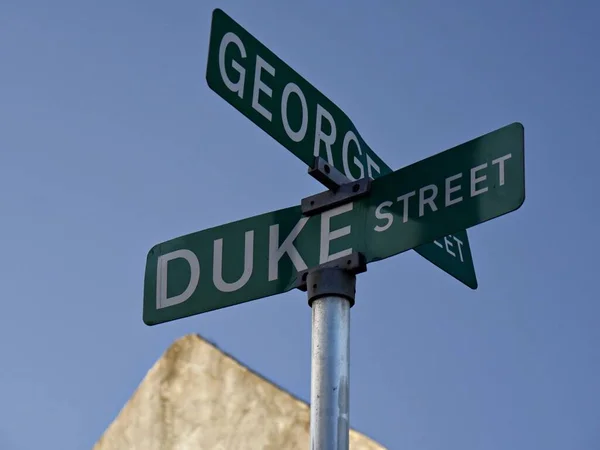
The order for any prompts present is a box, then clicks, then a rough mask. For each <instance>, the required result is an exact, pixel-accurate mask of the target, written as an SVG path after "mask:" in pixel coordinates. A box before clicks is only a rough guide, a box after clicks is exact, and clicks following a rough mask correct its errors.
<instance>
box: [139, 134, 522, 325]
mask: <svg viewBox="0 0 600 450" xmlns="http://www.w3.org/2000/svg"><path fill="white" fill-rule="evenodd" d="M524 200H525V168H524V130H523V126H522V125H521V124H520V123H513V124H511V125H508V126H506V127H503V128H500V129H498V130H496V131H493V132H491V133H488V134H486V135H483V136H481V137H478V138H476V139H473V140H471V141H469V142H466V143H464V144H461V145H459V146H456V147H454V148H451V149H449V150H446V151H444V152H442V153H439V154H437V155H434V156H432V157H429V158H427V159H424V160H422V161H419V162H417V163H415V164H412V165H410V166H408V167H405V168H403V169H400V170H397V171H395V172H392V173H390V174H387V175H384V176H381V177H379V178H377V179H375V180H373V181H372V183H371V188H370V191H369V193H368V195H367V196H365V197H361V198H359V199H356V200H354V201H350V202H348V203H345V204H342V205H340V206H337V207H335V208H334V209H330V210H327V211H324V212H322V213H321V214H316V215H313V216H304V215H303V214H302V209H301V207H300V206H294V207H291V208H286V209H282V210H278V211H273V212H269V213H266V214H262V215H259V216H255V217H251V218H248V219H244V220H240V221H237V222H233V223H229V224H226V225H222V226H218V227H214V228H210V229H207V230H204V231H200V232H197V233H192V234H188V235H186V236H182V237H179V238H176V239H172V240H170V241H167V242H163V243H161V244H158V245H156V246H155V247H153V248H152V249H151V250H150V252H149V253H148V257H147V261H146V272H145V279H144V312H143V319H144V322H145V323H146V324H148V325H155V324H158V323H162V322H167V321H171V320H175V319H179V318H183V317H187V316H191V315H195V314H200V313H203V312H207V311H211V310H215V309H220V308H224V307H227V306H232V305H236V304H240V303H244V302H247V301H250V300H255V299H259V298H263V297H268V296H271V295H275V294H279V293H283V292H286V291H288V290H290V289H292V288H294V287H295V283H296V278H297V274H298V272H300V271H303V270H306V269H308V268H312V267H316V266H318V265H320V264H323V263H327V262H330V261H332V260H336V259H338V258H344V257H346V256H349V255H350V254H352V253H353V252H360V253H362V254H363V255H364V257H365V259H366V262H367V263H372V262H375V261H379V260H382V259H385V258H388V257H390V256H393V255H396V254H399V253H402V252H404V251H406V250H409V249H411V248H415V247H417V246H420V245H422V244H424V243H426V242H433V244H432V245H435V246H436V247H439V246H442V247H443V250H444V251H445V252H446V253H449V254H450V253H454V254H455V255H459V256H458V257H459V258H460V257H462V258H464V255H465V249H466V246H465V245H464V242H462V241H461V240H460V238H458V239H457V238H456V236H457V235H456V233H457V232H458V231H460V230H464V229H467V228H469V227H472V226H474V225H477V224H480V223H483V222H486V221H488V220H490V219H493V218H495V217H499V216H501V215H504V214H507V213H509V212H511V211H514V210H516V209H518V208H519V207H520V206H521V205H522V204H523V202H524ZM460 255H462V256H460Z"/></svg>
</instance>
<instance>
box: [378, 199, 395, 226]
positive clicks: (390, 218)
mask: <svg viewBox="0 0 600 450" xmlns="http://www.w3.org/2000/svg"><path fill="white" fill-rule="evenodd" d="M390 206H392V202H383V203H382V204H380V205H379V206H378V207H377V208H376V209H375V217H377V218H378V219H379V220H387V223H386V224H385V225H382V226H380V225H376V226H375V231H378V232H381V231H385V230H387V229H388V228H389V227H391V226H392V222H393V221H394V216H393V215H392V214H391V213H389V212H383V213H382V212H381V210H382V208H389V207H390Z"/></svg>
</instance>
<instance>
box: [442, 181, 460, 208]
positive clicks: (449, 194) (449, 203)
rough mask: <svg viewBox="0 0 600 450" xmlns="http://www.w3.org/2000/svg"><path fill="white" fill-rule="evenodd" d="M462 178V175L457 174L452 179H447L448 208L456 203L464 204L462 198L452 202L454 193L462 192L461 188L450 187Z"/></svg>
mask: <svg viewBox="0 0 600 450" xmlns="http://www.w3.org/2000/svg"><path fill="white" fill-rule="evenodd" d="M461 177H462V173H457V174H456V175H452V176H451V177H448V178H446V206H450V205H454V204H455V203H459V202H462V199H463V198H462V196H460V197H457V198H455V199H454V200H452V199H451V198H450V196H451V195H452V193H453V192H456V191H460V188H461V186H460V185H458V186H452V187H451V186H450V184H451V183H452V182H453V181H454V180H458V179H459V178H461Z"/></svg>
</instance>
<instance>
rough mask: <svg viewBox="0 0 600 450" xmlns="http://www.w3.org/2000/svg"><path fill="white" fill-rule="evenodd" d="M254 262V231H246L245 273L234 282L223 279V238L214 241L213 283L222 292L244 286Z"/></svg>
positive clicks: (232, 290)
mask: <svg viewBox="0 0 600 450" xmlns="http://www.w3.org/2000/svg"><path fill="white" fill-rule="evenodd" d="M253 263H254V231H252V230H250V231H246V234H245V236H244V273H243V274H242V276H241V277H240V278H239V279H238V280H237V281H235V282H233V283H227V282H226V281H223V239H216V240H215V242H214V254H213V283H214V284H215V287H216V288H217V289H218V290H219V291H221V292H234V291H237V290H238V289H240V288H242V287H243V286H244V285H245V284H246V283H247V282H248V280H249V279H250V275H252V266H253Z"/></svg>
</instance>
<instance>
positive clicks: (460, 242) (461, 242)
mask: <svg viewBox="0 0 600 450" xmlns="http://www.w3.org/2000/svg"><path fill="white" fill-rule="evenodd" d="M452 238H453V239H454V240H455V241H456V243H457V247H458V254H459V256H460V262H464V261H465V260H464V259H463V254H462V246H463V241H461V240H460V239H459V238H457V237H456V236H452Z"/></svg>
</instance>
